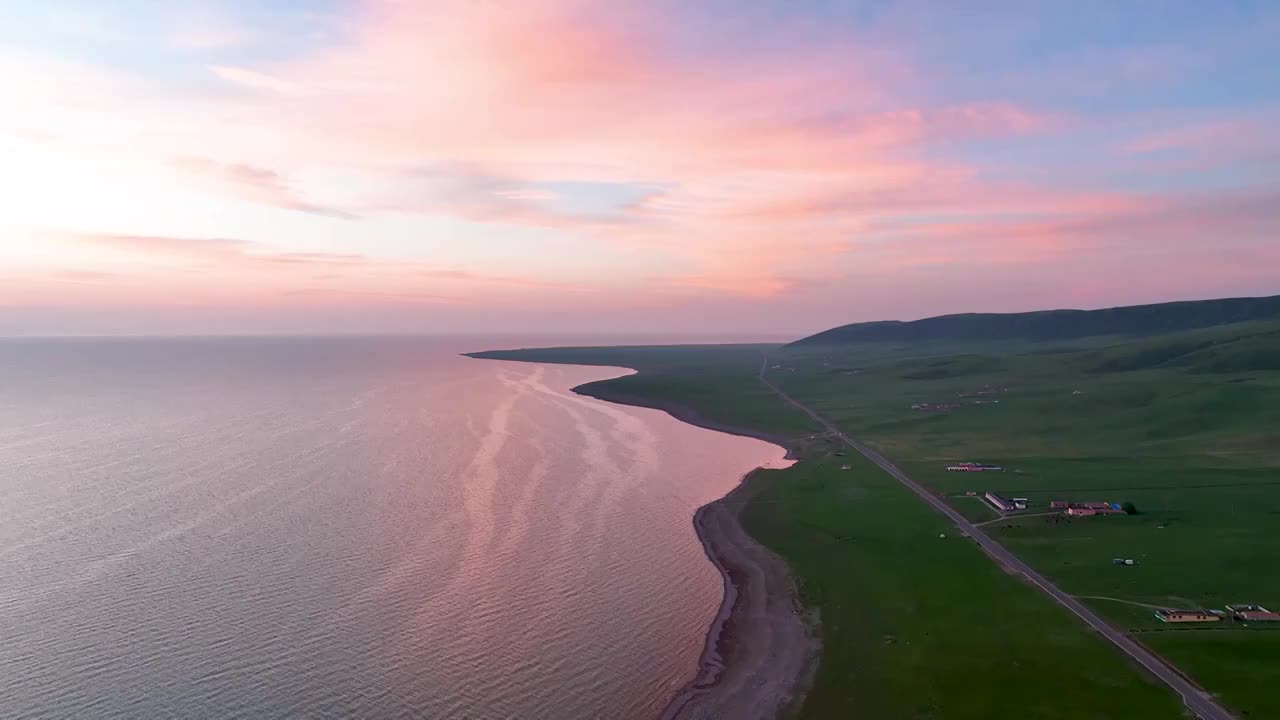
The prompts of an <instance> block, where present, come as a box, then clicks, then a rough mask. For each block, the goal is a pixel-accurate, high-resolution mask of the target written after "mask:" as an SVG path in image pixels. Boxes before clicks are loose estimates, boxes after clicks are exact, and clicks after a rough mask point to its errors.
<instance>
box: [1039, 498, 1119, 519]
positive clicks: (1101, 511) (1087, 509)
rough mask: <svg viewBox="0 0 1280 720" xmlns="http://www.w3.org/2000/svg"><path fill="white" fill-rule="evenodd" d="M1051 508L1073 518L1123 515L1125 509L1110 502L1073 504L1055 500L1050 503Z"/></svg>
mask: <svg viewBox="0 0 1280 720" xmlns="http://www.w3.org/2000/svg"><path fill="white" fill-rule="evenodd" d="M1049 507H1050V508H1051V509H1053V510H1062V511H1063V512H1064V513H1066V514H1067V515H1071V516H1072V517H1089V516H1091V515H1123V514H1124V509H1122V508H1121V507H1120V504H1119V503H1109V502H1071V501H1068V500H1054V501H1053V502H1051V503H1049Z"/></svg>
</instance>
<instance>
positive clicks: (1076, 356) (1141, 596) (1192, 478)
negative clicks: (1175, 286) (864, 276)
mask: <svg viewBox="0 0 1280 720" xmlns="http://www.w3.org/2000/svg"><path fill="white" fill-rule="evenodd" d="M1277 330H1280V328H1278V327H1277V326H1276V325H1275V324H1274V323H1251V324H1243V325H1229V326H1221V327H1217V328H1211V329H1206V330H1198V331H1192V332H1184V333H1178V334H1172V335H1166V336H1159V337H1154V338H1144V339H1140V340H1133V339H1124V338H1093V339H1089V340H1087V341H1080V342H1077V343H1074V344H1063V343H1055V344H1047V343H1027V342H1016V341H1013V342H1004V343H983V344H978V345H975V344H972V343H957V342H950V343H937V342H935V343H907V344H896V345H891V344H884V343H879V344H862V345H844V346H835V347H824V348H808V349H804V348H793V349H787V350H782V351H778V352H775V353H774V359H775V362H776V363H779V364H781V365H782V367H780V368H778V369H777V370H775V371H774V372H775V373H777V374H776V375H775V376H774V379H775V382H778V383H779V384H780V385H781V386H782V387H783V388H784V389H785V390H786V391H787V392H789V393H791V394H793V395H794V396H795V397H797V399H799V400H801V401H802V402H805V403H807V404H810V405H811V406H812V407H814V408H816V409H818V410H819V412H821V413H823V414H824V415H825V416H827V417H829V418H831V419H833V420H834V421H835V422H836V423H837V424H839V425H840V426H841V427H842V428H843V429H845V430H846V431H848V432H850V433H851V434H854V435H856V436H858V437H860V438H862V439H863V440H865V441H868V442H870V443H871V444H873V445H876V446H877V447H879V448H880V449H882V450H883V451H885V452H886V453H887V454H888V455H889V456H891V457H893V458H894V459H895V460H896V461H898V462H899V464H900V465H901V466H902V467H904V469H906V470H907V471H908V472H910V473H911V474H912V476H913V477H915V478H916V479H917V480H920V481H922V482H925V483H926V484H927V485H929V486H930V487H932V488H933V489H935V490H937V491H938V492H939V493H941V494H944V495H946V496H949V498H950V499H951V502H952V504H953V505H955V506H956V507H957V508H959V509H961V510H962V511H964V512H966V514H968V515H969V516H970V517H973V518H974V519H990V518H993V517H995V516H994V514H993V513H991V511H990V510H988V509H987V508H985V507H984V506H983V505H982V504H981V503H979V502H978V501H976V500H973V499H971V498H968V497H966V496H965V493H966V492H969V491H973V492H981V491H984V490H988V489H993V490H997V491H999V492H1001V493H1003V494H1006V495H1016V496H1025V497H1027V498H1029V499H1030V500H1031V503H1032V505H1031V509H1030V510H1029V511H1028V513H1034V512H1037V511H1044V510H1047V509H1048V508H1047V505H1048V503H1049V502H1050V501H1051V500H1106V501H1111V502H1126V501H1128V502H1133V503H1134V504H1135V505H1136V506H1137V507H1138V508H1139V510H1140V511H1141V513H1140V514H1139V515H1137V516H1132V517H1128V516H1121V517H1099V518H1083V519H1075V520H1070V521H1064V520H1063V519H1062V518H1060V517H1058V516H1028V517H1023V518H1012V519H1004V520H998V521H995V522H993V523H991V524H990V525H988V526H987V527H986V529H987V530H988V531H989V532H991V534H992V535H993V536H994V537H997V538H998V539H999V540H1000V541H1001V542H1003V543H1004V544H1005V545H1006V546H1007V547H1009V548H1010V549H1011V550H1013V551H1014V552H1016V553H1017V554H1018V555H1019V556H1020V557H1022V558H1023V559H1024V560H1026V561H1028V562H1029V563H1030V564H1032V565H1033V566H1034V567H1036V568H1037V569H1038V570H1040V571H1041V572H1042V573H1044V574H1045V575H1047V576H1049V577H1050V578H1051V579H1052V580H1054V581H1055V582H1056V583H1057V584H1058V585H1059V586H1060V587H1062V588H1063V589H1065V590H1067V591H1068V592H1071V593H1073V594H1076V595H1078V596H1081V597H1083V598H1090V599H1087V602H1089V603H1090V605H1092V606H1093V607H1094V608H1095V609H1096V610H1097V611H1098V612H1100V613H1101V614H1103V615H1104V616H1106V617H1108V618H1109V619H1110V620H1111V621H1112V622H1113V623H1114V624H1115V625H1116V626H1118V627H1121V628H1130V629H1132V630H1133V631H1134V632H1135V636H1136V637H1138V638H1139V639H1140V640H1141V641H1142V642H1144V643H1145V644H1147V645H1148V646H1149V647H1151V648H1152V649H1154V650H1156V651H1157V652H1161V653H1163V654H1165V655H1166V656H1167V657H1168V658H1169V659H1170V660H1171V661H1173V662H1175V663H1176V664H1178V665H1179V667H1180V668H1182V669H1183V670H1184V671H1186V672H1187V673H1188V674H1190V675H1191V676H1192V677H1193V678H1194V679H1196V680H1197V681H1198V682H1200V683H1201V684H1202V685H1203V686H1205V687H1207V688H1208V689H1210V690H1211V691H1215V692H1218V693H1220V694H1221V696H1222V698H1223V699H1224V701H1225V702H1226V703H1227V704H1228V705H1230V706H1231V707H1234V708H1235V709H1236V710H1237V711H1238V712H1239V713H1240V714H1241V715H1242V716H1244V717H1280V693H1275V692H1273V691H1272V689H1273V688H1274V687H1276V685H1277V684H1278V683H1280V653H1277V652H1276V651H1277V648H1278V647H1280V629H1270V628H1266V627H1262V626H1259V627H1249V628H1242V627H1240V626H1239V625H1236V624H1224V625H1222V626H1218V627H1213V628H1200V627H1197V628H1195V629H1186V628H1179V629H1173V628H1170V627H1169V626H1166V625H1163V624H1162V623H1160V622H1158V621H1157V620H1155V619H1154V617H1153V616H1152V612H1151V608H1150V607H1147V606H1164V607H1178V606H1205V607H1211V608H1218V609H1222V606H1223V605H1225V604H1227V603H1238V602H1256V603H1262V604H1264V605H1268V606H1275V605H1280V572H1277V571H1276V569H1277V568H1280V535H1278V534H1277V530H1276V528H1277V527H1278V523H1280V362H1277V356H1278V353H1280V333H1278V332H1277ZM996 401H998V402H996ZM919 404H927V405H929V406H934V407H936V406H938V405H942V404H948V405H950V404H957V405H959V407H953V408H949V409H946V410H942V411H938V410H913V409H912V405H919ZM962 460H978V461H984V462H991V463H996V464H999V465H1002V466H1004V467H1005V468H1006V471H1005V472H1003V473H999V474H987V475H982V476H974V475H970V474H957V473H948V472H946V471H945V469H944V468H945V466H946V465H947V464H949V463H953V462H956V461H962ZM1112 558H1132V559H1134V560H1135V562H1136V564H1135V565H1133V566H1124V567H1116V566H1113V565H1112V564H1111V559H1112ZM1102 598H1109V599H1102Z"/></svg>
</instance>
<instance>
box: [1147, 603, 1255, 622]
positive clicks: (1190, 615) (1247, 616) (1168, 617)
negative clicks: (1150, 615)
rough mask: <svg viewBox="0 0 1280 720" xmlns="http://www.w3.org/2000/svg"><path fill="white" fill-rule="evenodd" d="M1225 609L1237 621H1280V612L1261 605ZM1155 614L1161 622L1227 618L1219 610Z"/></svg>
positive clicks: (1164, 611)
mask: <svg viewBox="0 0 1280 720" xmlns="http://www.w3.org/2000/svg"><path fill="white" fill-rule="evenodd" d="M1227 611H1228V612H1229V613H1230V614H1231V618H1232V619H1234V620H1236V621H1238V622H1280V613H1277V612H1271V611H1270V610H1267V609H1266V608H1264V607H1262V606H1261V605H1228V606H1227ZM1155 616H1156V619H1157V620H1159V621H1160V622H1163V623H1206V622H1221V621H1223V620H1225V619H1227V613H1225V612H1222V611H1221V610H1173V609H1168V610H1165V609H1161V610H1156V612H1155Z"/></svg>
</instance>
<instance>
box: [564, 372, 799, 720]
mask: <svg viewBox="0 0 1280 720" xmlns="http://www.w3.org/2000/svg"><path fill="white" fill-rule="evenodd" d="M632 372H636V371H635V370H632ZM602 382H606V381H595V382H590V383H585V384H583V385H579V386H577V387H575V388H573V389H572V391H573V392H575V393H577V394H579V395H584V396H587V397H591V398H595V399H597V400H603V401H605V402H611V403H616V404H619V405H630V406H635V407H645V408H650V409H654V410H662V411H663V412H666V413H667V414H668V415H671V416H672V417H674V418H675V419H677V420H680V421H681V422H684V423H687V424H689V425H694V426H697V427H701V428H705V429H708V430H715V431H718V432H723V433H728V434H731V435H740V436H745V437H751V438H755V439H757V440H763V441H765V442H769V443H771V444H774V445H777V446H779V447H781V448H782V449H783V450H785V451H786V457H787V458H789V459H790V458H793V454H792V450H791V448H789V447H788V444H789V443H788V441H787V440H786V439H785V438H783V437H781V436H778V435H773V434H770V433H765V432H759V431H755V430H751V429H746V428H739V427H734V426H731V425H726V424H723V423H719V422H715V421H712V420H708V419H707V418H705V417H703V416H701V415H700V414H699V413H698V412H697V411H696V410H694V409H693V408H690V407H688V406H684V405H680V404H678V403H671V402H664V401H658V400H653V399H651V398H645V397H639V396H634V395H628V394H626V393H619V392H615V391H613V390H610V389H608V388H602V387H599V384H600V383H602ZM593 386H594V387H593ZM758 472H759V470H758V469H757V470H754V471H752V472H750V473H747V474H746V475H745V476H743V478H742V479H741V480H740V481H739V483H738V485H737V486H735V487H734V489H733V490H731V491H730V492H729V493H728V494H727V495H725V496H724V497H723V498H720V499H719V500H713V501H712V502H710V503H707V504H706V505H703V506H702V507H700V508H698V510H697V511H696V512H695V513H694V516H693V525H694V530H695V532H696V534H697V536H698V540H699V542H701V543H702V549H703V551H704V552H705V553H706V555H707V558H708V559H709V560H710V561H711V563H712V564H713V565H714V566H715V567H716V569H717V571H719V573H720V577H721V581H722V583H723V586H724V591H723V595H722V596H721V601H720V607H719V608H718V609H717V611H716V615H715V617H714V619H713V620H712V623H711V627H710V628H708V630H707V634H706V638H705V640H704V643H703V649H702V653H701V655H700V657H699V660H698V667H697V671H696V672H695V674H694V677H693V679H692V680H690V681H689V682H688V683H686V684H685V685H684V686H683V687H682V688H680V690H678V691H677V692H676V693H675V695H674V696H672V698H671V699H670V701H668V703H667V705H666V708H665V709H664V710H663V712H662V715H661V716H660V718H661V720H704V719H706V720H710V719H711V718H735V720H739V719H740V720H773V719H774V718H778V717H780V716H782V715H783V714H784V713H786V712H788V711H791V710H794V709H796V708H798V706H799V705H800V703H801V702H803V699H804V695H805V693H806V691H807V690H808V687H809V685H810V684H811V682H812V679H813V675H814V673H815V672H816V670H817V665H818V660H819V656H820V651H821V641H820V634H819V633H818V623H819V618H818V616H817V614H816V611H806V610H805V609H804V608H803V606H802V605H801V604H800V599H799V593H798V591H797V588H796V584H795V580H794V578H793V577H792V574H791V570H790V568H789V567H788V566H787V564H786V562H785V561H784V560H783V559H782V558H781V557H780V556H778V555H777V554H776V553H774V552H772V551H770V550H769V549H768V548H766V547H764V546H763V545H761V544H760V543H758V542H757V541H756V540H755V539H754V538H752V537H751V536H750V534H748V533H747V531H746V529H745V528H744V527H742V524H741V522H739V519H738V515H739V512H740V511H741V510H742V507H743V506H744V505H745V504H746V502H747V501H748V500H750V498H751V497H752V496H753V495H755V494H756V492H758V490H759V476H758V475H757V473H758Z"/></svg>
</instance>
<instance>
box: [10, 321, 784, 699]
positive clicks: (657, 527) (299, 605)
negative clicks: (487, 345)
mask: <svg viewBox="0 0 1280 720" xmlns="http://www.w3.org/2000/svg"><path fill="white" fill-rule="evenodd" d="M476 345H477V344H476V343H475V342H474V341H473V342H471V343H470V344H469V346H462V345H459V344H458V343H457V342H447V341H438V340H437V341H432V340H420V339H378V340H370V339H341V340H338V339H327V340H320V339H293V340H163V341H161V340H130V341H103V340H93V341H90V340H75V341H69V340H68V341H3V342H0V717H3V718H68V717H77V718H99V717H102V718H107V717H129V718H165V717H174V718H273V717H308V718H323V717H360V718H374V717H376V718H396V717H406V718H407V717H414V718H650V717H654V716H656V714H657V713H658V712H659V711H660V709H661V707H662V705H663V703H664V701H665V700H666V699H667V697H668V696H669V695H670V694H671V693H672V692H673V691H674V690H675V689H676V688H677V687H678V686H679V685H681V684H682V683H683V682H685V681H686V680H687V679H688V678H689V677H690V676H691V675H692V672H693V669H694V666H695V665H696V662H697V657H698V654H699V652H700V650H701V645H702V640H703V635H704V632H705V629H706V626H707V625H708V623H709V622H710V619H711V617H712V615H713V614H714V612H715V608H716V606H717V604H718V603H719V599H720V592H721V588H720V580H719V577H718V576H717V574H716V573H715V571H714V569H713V568H712V566H711V565H710V564H709V563H708V562H707V560H706V558H705V557H704V555H703V553H702V549H701V547H700V545H699V544H698V542H697V539H696V537H695V536H694V533H693V529H692V526H691V524H690V518H691V515H692V513H693V510H694V509H695V508H696V507H697V506H699V505H701V504H703V503H705V502H708V501H710V500H712V499H714V498H716V497H719V496H721V495H723V494H724V493H725V492H727V491H728V490H729V489H730V488H731V487H732V486H733V485H734V484H735V483H736V482H737V480H738V478H739V477H740V476H741V475H742V474H743V473H744V472H746V471H747V470H749V469H751V468H753V467H756V466H758V465H761V464H769V463H774V464H777V463H779V462H780V461H781V458H782V451H781V450H780V449H778V448H776V447H774V446H771V445H766V444H764V443H760V442H756V441H753V440H748V439H744V438H737V437H731V436H727V435H722V434H718V433H713V432H709V431H705V430H700V429H697V428H692V427H690V426H687V425H683V424H681V423H679V422H677V421H675V420H673V419H671V418H669V417H667V416H666V415H664V414H662V413H658V412H656V411H651V410H642V409H635V408H625V407H620V406H615V405H609V404H606V403H601V402H598V401H595V400H591V399H587V398H583V397H580V396H576V395H573V394H572V393H570V392H569V391H568V389H569V388H570V387H573V386H574V385H577V384H580V383H583V382H587V381H590V380H594V379H600V378H604V377H610V376H612V375H616V374H618V371H616V370H612V371H611V370H604V369H599V368H576V367H555V366H540V365H527V364H518V363H505V362H495V361H481V360H471V359H468V358H462V357H458V356H457V355H456V353H457V352H458V351H461V350H468V349H477V347H476ZM480 345H483V343H480Z"/></svg>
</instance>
